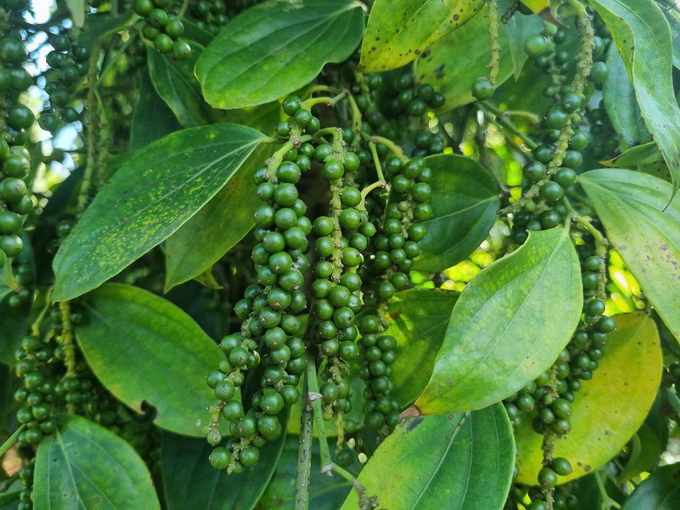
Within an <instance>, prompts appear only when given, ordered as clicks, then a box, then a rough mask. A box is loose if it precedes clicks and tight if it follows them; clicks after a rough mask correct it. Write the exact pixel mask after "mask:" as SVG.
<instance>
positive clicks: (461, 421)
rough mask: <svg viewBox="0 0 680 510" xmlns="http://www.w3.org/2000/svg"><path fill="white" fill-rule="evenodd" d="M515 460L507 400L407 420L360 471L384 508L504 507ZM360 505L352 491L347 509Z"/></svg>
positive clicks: (486, 509)
mask: <svg viewBox="0 0 680 510" xmlns="http://www.w3.org/2000/svg"><path fill="white" fill-rule="evenodd" d="M514 463H515V443H514V440H513V438H512V426H511V425H510V421H509V420H508V417H507V414H506V413H505V409H504V408H503V405H502V404H496V405H494V406H491V407H488V408H486V409H482V410H480V411H472V412H467V413H464V414H450V415H443V416H428V417H422V416H421V417H417V418H411V419H409V420H405V421H402V422H401V423H400V424H399V425H398V426H397V428H396V430H395V431H394V432H393V433H392V434H390V435H389V436H388V437H387V439H385V441H384V442H383V443H382V444H381V445H380V447H379V448H378V449H377V451H376V452H375V453H374V454H373V456H372V457H371V459H370V460H369V461H368V464H366V467H364V469H363V471H362V472H361V474H360V475H359V482H361V484H362V485H363V486H364V487H366V488H367V489H368V490H369V493H371V494H377V495H378V497H379V499H380V505H381V507H382V508H389V509H390V510H411V509H421V508H442V509H443V508H460V509H463V508H464V509H465V510H501V509H502V508H503V505H504V504H505V499H506V496H507V494H508V491H509V490H510V483H511V480H512V472H513V468H514ZM357 508H359V504H358V498H357V495H356V491H352V492H351V493H350V495H349V497H348V498H347V500H346V501H345V504H344V505H343V506H342V510H351V509H357Z"/></svg>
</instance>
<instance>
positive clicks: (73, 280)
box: [52, 124, 264, 301]
mask: <svg viewBox="0 0 680 510" xmlns="http://www.w3.org/2000/svg"><path fill="white" fill-rule="evenodd" d="M263 139H264V136H263V135H262V134H261V133H259V132H258V131H255V130H254V129H251V128H247V127H244V126H237V125H234V124H219V125H212V126H203V127H198V128H193V129H185V130H183V131H180V132H178V133H173V134H171V135H169V136H166V137H165V138H163V139H162V140H159V141H157V142H154V143H152V144H151V145H149V146H148V147H146V148H145V149H143V150H141V151H140V152H139V153H137V154H136V155H135V157H134V158H133V159H131V160H129V161H127V162H126V163H125V165H124V166H123V168H121V169H120V170H119V171H118V172H116V174H115V175H114V176H113V178H112V179H111V182H110V184H108V185H107V186H105V187H104V188H103V189H102V190H101V191H100V192H99V194H98V195H97V197H96V198H95V199H94V201H93V202H92V204H90V206H89V207H88V208H87V210H86V212H85V214H84V215H83V217H82V218H81V219H80V221H78V224H77V225H76V227H75V228H74V229H73V232H72V233H71V235H69V237H68V239H67V240H66V241H65V242H64V244H63V245H62V246H61V248H60V249H59V252H58V253H57V255H56V257H55V259H54V265H53V266H54V273H55V277H56V282H55V287H54V292H53V294H52V299H54V301H64V300H68V299H73V298H75V297H77V296H80V295H81V294H84V293H85V292H87V291H89V290H92V289H94V288H96V287H98V286H99V285H101V284H102V283H104V282H105V281H106V280H108V279H109V278H111V277H112V276H115V275H116V274H118V273H119V272H120V271H122V270H123V269H125V267H127V266H128V265H129V264H131V263H132V262H134V261H135V260H137V259H138V258H139V257H141V256H142V255H144V254H145V253H146V252H148V251H149V250H150V249H151V248H153V247H154V246H156V245H157V244H159V243H160V242H161V241H163V240H165V239H166V238H168V237H169V236H170V235H171V234H172V233H174V232H175V231H177V230H178V229H179V228H180V227H181V226H182V225H183V224H184V223H186V222H187V221H188V220H189V218H191V217H192V216H193V215H194V214H196V213H197V212H198V211H199V210H200V209H201V207H203V206H204V205H205V204H206V203H207V202H208V201H209V200H210V199H211V198H212V197H213V196H215V194H217V192H218V191H219V190H220V189H222V187H223V186H224V185H225V184H226V183H227V181H228V180H229V179H230V178H231V176H232V175H234V173H235V172H236V171H237V170H238V168H239V167H240V166H241V164H242V163H243V162H244V161H245V160H246V159H247V158H248V156H249V155H250V154H251V153H252V152H253V150H255V148H256V147H257V144H259V143H260V142H262V140H263Z"/></svg>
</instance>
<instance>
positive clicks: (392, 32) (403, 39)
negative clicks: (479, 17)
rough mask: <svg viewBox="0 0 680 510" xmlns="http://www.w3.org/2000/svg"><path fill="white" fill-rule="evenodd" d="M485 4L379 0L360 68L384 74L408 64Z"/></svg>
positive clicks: (470, 0)
mask: <svg viewBox="0 0 680 510" xmlns="http://www.w3.org/2000/svg"><path fill="white" fill-rule="evenodd" d="M483 6H484V1H483V0H443V1H439V2H432V1H430V0H377V1H376V2H375V3H374V4H373V7H372V9H371V15H370V17H369V18H368V26H367V27H366V35H365V36H364V42H363V43H362V45H361V62H360V63H359V69H360V70H361V71H362V72H370V73H380V72H383V71H389V70H390V69H396V68H398V67H401V66H404V65H406V64H408V63H409V62H411V61H413V60H414V59H415V58H416V57H417V56H418V55H420V54H421V53H423V52H424V51H425V50H426V49H427V48H428V47H429V46H431V45H433V44H434V43H435V42H437V41H439V39H441V38H442V37H444V36H445V35H446V34H448V33H449V32H451V31H452V30H456V29H458V28H460V27H462V26H463V25H465V24H466V23H467V22H468V21H470V20H471V19H473V18H474V17H475V14H477V12H479V11H480V10H481V9H482V7H483ZM487 26H488V23H487ZM487 36H488V34H487ZM433 49H434V48H433ZM428 83H429V82H428ZM432 85H434V84H432Z"/></svg>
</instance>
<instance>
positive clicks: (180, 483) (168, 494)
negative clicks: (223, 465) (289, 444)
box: [161, 434, 286, 510]
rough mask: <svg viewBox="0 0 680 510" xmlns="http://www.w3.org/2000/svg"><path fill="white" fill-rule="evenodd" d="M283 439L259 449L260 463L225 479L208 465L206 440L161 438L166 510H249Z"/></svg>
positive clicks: (270, 472)
mask: <svg viewBox="0 0 680 510" xmlns="http://www.w3.org/2000/svg"><path fill="white" fill-rule="evenodd" d="M285 440H286V435H285V434H282V435H281V437H280V438H279V439H277V440H276V441H268V442H267V444H265V445H264V446H263V447H262V448H261V449H260V462H259V463H258V464H257V465H256V466H255V467H252V468H247V469H245V470H244V471H243V472H242V473H239V474H235V473H234V474H231V475H228V474H227V472H226V471H220V470H217V469H215V468H213V467H212V466H211V465H210V461H209V460H208V457H209V456H210V452H212V450H213V448H214V447H212V446H210V445H209V444H208V443H207V442H206V441H205V439H204V438H203V439H192V438H189V437H183V436H177V435H174V434H163V440H162V443H161V456H162V464H163V487H164V488H165V501H166V503H167V505H168V510H187V509H191V510H232V509H234V510H235V509H238V510H251V509H252V508H254V507H255V505H256V504H257V501H258V499H260V496H262V493H263V492H264V490H265V488H266V487H267V484H268V483H269V480H270V479H271V477H272V475H273V474H274V470H275V469H276V466H277V464H278V461H279V457H280V456H281V452H282V450H283V446H284V444H285Z"/></svg>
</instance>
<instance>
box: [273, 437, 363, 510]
mask: <svg viewBox="0 0 680 510" xmlns="http://www.w3.org/2000/svg"><path fill="white" fill-rule="evenodd" d="M298 446H299V437H298V436H288V438H287V439H286V444H285V446H284V447H283V453H282V454H281V458H280V459H279V464H278V466H277V467H276V472H275V473H274V477H273V478H272V480H271V482H270V483H269V485H268V486H267V490H266V491H265V493H264V494H263V495H262V498H261V499H260V505H262V508H263V509H270V510H274V509H275V510H294V509H295V482H296V476H297V460H298ZM329 447H330V450H331V452H333V449H334V448H335V444H334V442H333V441H329ZM311 462H312V468H311V471H310V483H309V508H310V509H311V510H337V509H338V508H340V506H341V505H342V503H343V501H345V498H346V497H347V494H348V493H349V491H350V490H352V484H351V483H350V482H348V481H347V480H345V479H344V478H340V477H338V476H333V477H330V476H328V475H325V474H321V470H320V467H321V458H320V454H319V443H318V442H317V441H313V443H312V460H311ZM355 464H358V462H356V461H355ZM349 469H350V471H357V470H355V469H353V466H352V467H350V468H349Z"/></svg>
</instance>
